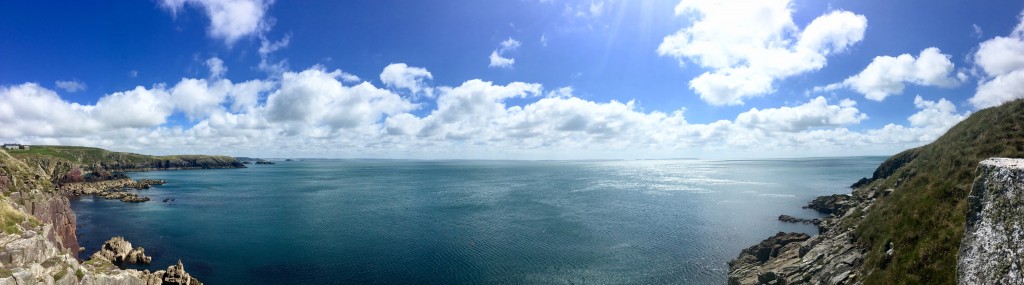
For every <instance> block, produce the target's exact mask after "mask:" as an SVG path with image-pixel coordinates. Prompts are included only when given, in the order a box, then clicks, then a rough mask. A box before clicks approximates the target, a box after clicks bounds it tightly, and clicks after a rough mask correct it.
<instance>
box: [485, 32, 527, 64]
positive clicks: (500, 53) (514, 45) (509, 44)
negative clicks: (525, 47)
mask: <svg viewBox="0 0 1024 285" xmlns="http://www.w3.org/2000/svg"><path fill="white" fill-rule="evenodd" d="M520 45H522V43H520V42H519V41H517V40H515V39H512V38H508V39H507V40H505V41H502V42H501V44H499V45H498V49H495V50H494V51H492V52H491V56H490V60H491V63H490V64H489V65H488V67H498V68H511V67H512V65H514V64H515V63H516V60H515V59H514V58H510V57H504V54H505V53H507V52H511V51H514V50H516V49H518V48H519V46H520Z"/></svg>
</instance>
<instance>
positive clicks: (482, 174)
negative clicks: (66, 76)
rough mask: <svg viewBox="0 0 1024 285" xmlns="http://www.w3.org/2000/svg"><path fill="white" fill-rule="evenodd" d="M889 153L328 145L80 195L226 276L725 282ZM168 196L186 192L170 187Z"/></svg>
mask: <svg viewBox="0 0 1024 285" xmlns="http://www.w3.org/2000/svg"><path fill="white" fill-rule="evenodd" d="M882 160H884V158H882V157H853V158H827V159H798V160H758V161H701V160H649V161H551V162H548V161H544V162H534V161H530V162H523V161H403V160H313V161H295V162H279V163H278V164H276V165H251V166H250V168H246V169H220V170H193V171H164V172H145V173H130V174H129V176H131V177H133V178H136V179H139V178H150V179H165V180H167V181H168V183H167V185H164V186H159V187H155V188H153V189H149V190H142V191H140V194H142V195H145V196H149V197H151V198H152V199H153V200H152V201H150V202H146V203H139V204H131V203H122V202H120V201H108V200H102V199H93V198H92V197H81V198H79V199H78V200H74V201H73V202H72V207H73V208H74V210H75V213H76V214H77V215H78V221H79V228H78V233H79V235H80V237H79V238H80V242H81V244H82V245H83V246H85V247H86V248H87V253H88V254H91V253H92V252H93V251H95V249H96V248H98V247H99V245H101V244H102V243H103V241H105V240H106V239H108V238H110V237H111V236H115V235H121V236H124V237H126V238H127V239H128V240H129V241H131V242H132V243H133V244H135V245H136V246H143V247H145V248H146V252H147V253H148V254H150V255H152V256H153V265H152V266H151V267H137V268H149V269H151V270H153V269H161V268H166V267H167V266H168V265H170V264H172V263H175V262H176V261H177V259H178V258H181V259H182V260H183V261H184V263H185V268H186V270H188V271H189V272H191V273H192V274H193V275H194V276H196V277H198V278H200V279H201V280H203V281H204V282H208V283H210V284H322V283H386V284H393V283H399V284H479V283H501V284H544V283H557V284H564V283H577V284H578V283H588V284H615V283H633V284H636V283H641V284H721V283H725V279H726V271H727V267H726V264H725V263H726V262H727V261H728V260H729V259H731V258H734V257H735V256H736V255H737V254H738V253H739V251H740V250H741V249H743V248H745V247H747V246H749V245H751V244H754V243H756V242H758V241H760V240H762V239H764V238H765V237H768V236H769V235H772V234H774V233H775V232H778V231H800V232H808V233H813V232H815V231H816V229H815V228H814V227H812V226H807V225H796V224H787V223H782V222H778V221H776V217H778V215H779V214H789V215H793V216H797V217H805V218H814V217H818V215H817V214H816V213H814V212H812V211H810V210H805V209H801V208H800V206H801V205H804V204H805V203H806V202H807V201H809V200H810V199H813V198H814V197H816V196H819V195H826V194H833V193H847V192H849V189H848V188H847V187H848V186H849V185H850V184H852V183H853V182H855V181H856V180H857V179H859V178H860V177H863V176H870V174H871V172H872V171H873V170H874V168H875V167H876V166H877V165H878V164H879V163H881V162H882ZM164 199H174V200H173V201H169V202H166V203H165V202H162V201H163V200H164Z"/></svg>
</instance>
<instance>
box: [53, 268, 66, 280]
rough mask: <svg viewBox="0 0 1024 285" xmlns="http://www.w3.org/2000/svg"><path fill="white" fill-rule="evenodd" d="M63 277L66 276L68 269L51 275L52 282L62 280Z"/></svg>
mask: <svg viewBox="0 0 1024 285" xmlns="http://www.w3.org/2000/svg"><path fill="white" fill-rule="evenodd" d="M65 275H68V269H67V268H64V270H61V271H57V273H54V274H53V280H54V281H57V280H60V279H61V278H64V276H65Z"/></svg>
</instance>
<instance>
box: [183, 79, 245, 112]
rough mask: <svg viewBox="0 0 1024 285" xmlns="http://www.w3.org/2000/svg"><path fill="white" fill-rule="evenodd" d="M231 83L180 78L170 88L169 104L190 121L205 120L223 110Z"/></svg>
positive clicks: (224, 80)
mask: <svg viewBox="0 0 1024 285" xmlns="http://www.w3.org/2000/svg"><path fill="white" fill-rule="evenodd" d="M230 89H231V81H228V80H226V79H222V80H216V81H213V82H208V81H207V80H206V79H191V78H182V79H181V81H179V82H178V84H176V85H174V88H171V91H170V93H171V98H170V99H171V102H172V103H173V106H174V107H175V108H177V109H178V110H181V111H182V112H183V113H185V115H186V116H188V118H189V119H191V120H197V119H200V118H205V117H206V116H208V115H209V114H211V113H214V112H219V111H221V110H223V109H224V108H223V107H222V106H221V104H222V103H223V102H224V100H225V99H227V96H228V91H229V90H230Z"/></svg>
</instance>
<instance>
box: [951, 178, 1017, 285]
mask: <svg viewBox="0 0 1024 285" xmlns="http://www.w3.org/2000/svg"><path fill="white" fill-rule="evenodd" d="M968 200H969V201H968V206H967V224H966V226H965V228H964V238H963V241H962V242H961V243H960V255H959V257H958V258H957V283H958V284H1024V266H1022V265H1024V159H1008V158H990V159H987V160H985V161H982V162H981V163H980V164H979V165H978V177H977V178H976V179H975V180H974V188H973V189H972V190H971V196H970V197H969V198H968Z"/></svg>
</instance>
